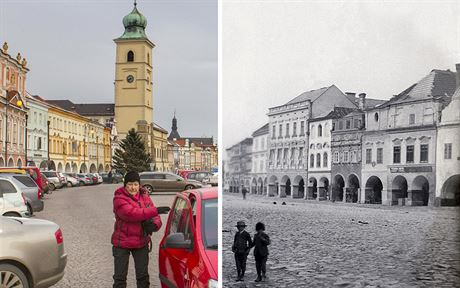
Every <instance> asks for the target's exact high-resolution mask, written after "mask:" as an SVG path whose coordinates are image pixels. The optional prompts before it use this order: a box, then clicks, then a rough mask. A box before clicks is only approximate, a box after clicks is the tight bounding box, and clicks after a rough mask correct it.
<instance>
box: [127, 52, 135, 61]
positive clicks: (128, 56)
mask: <svg viewBox="0 0 460 288" xmlns="http://www.w3.org/2000/svg"><path fill="white" fill-rule="evenodd" d="M127 61H128V62H133V61H134V52H133V51H129V52H128V55H127Z"/></svg>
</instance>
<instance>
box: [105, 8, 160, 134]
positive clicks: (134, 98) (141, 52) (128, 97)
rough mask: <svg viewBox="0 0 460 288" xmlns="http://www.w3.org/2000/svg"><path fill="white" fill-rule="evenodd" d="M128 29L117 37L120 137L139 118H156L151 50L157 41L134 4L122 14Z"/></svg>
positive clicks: (116, 69) (116, 93)
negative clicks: (126, 12) (152, 40)
mask: <svg viewBox="0 0 460 288" xmlns="http://www.w3.org/2000/svg"><path fill="white" fill-rule="evenodd" d="M123 25H124V27H125V32H124V33H123V35H122V36H121V37H119V38H117V39H115V40H114V42H115V43H116V63H115V120H116V126H117V132H118V136H119V138H120V139H123V138H125V137H126V135H127V134H128V131H129V130H130V129H131V128H136V127H137V126H136V123H137V121H139V120H145V121H146V122H147V123H148V124H150V123H152V122H153V97H152V90H153V89H152V50H153V48H154V47H155V45H154V44H153V43H152V42H151V41H150V40H149V39H148V38H147V36H146V35H145V27H146V25H147V20H146V19H145V17H144V16H143V15H142V14H141V13H140V12H139V11H138V10H137V8H136V7H134V9H133V11H132V12H131V13H130V14H128V15H126V16H125V17H124V18H123Z"/></svg>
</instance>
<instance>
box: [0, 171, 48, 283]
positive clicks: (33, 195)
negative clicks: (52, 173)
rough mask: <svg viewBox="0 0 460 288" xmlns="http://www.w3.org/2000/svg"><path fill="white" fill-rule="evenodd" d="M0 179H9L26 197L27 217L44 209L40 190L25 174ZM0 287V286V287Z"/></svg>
mask: <svg viewBox="0 0 460 288" xmlns="http://www.w3.org/2000/svg"><path fill="white" fill-rule="evenodd" d="M0 178H6V179H10V180H11V181H13V182H14V184H16V186H18V188H19V190H20V191H21V192H22V193H24V196H25V197H26V204H27V210H28V212H29V215H30V216H31V215H33V213H34V212H40V211H42V210H43V208H44V203H43V200H42V199H41V195H40V194H39V193H40V188H38V185H37V183H35V181H34V180H33V179H32V178H31V177H30V176H29V175H27V174H13V173H1V174H0ZM0 287H1V286H0Z"/></svg>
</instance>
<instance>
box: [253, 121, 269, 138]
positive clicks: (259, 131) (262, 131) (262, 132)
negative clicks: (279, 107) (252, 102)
mask: <svg viewBox="0 0 460 288" xmlns="http://www.w3.org/2000/svg"><path fill="white" fill-rule="evenodd" d="M266 134H268V123H267V124H265V125H264V126H262V127H260V128H259V129H257V130H256V131H254V133H252V137H257V136H260V135H266Z"/></svg>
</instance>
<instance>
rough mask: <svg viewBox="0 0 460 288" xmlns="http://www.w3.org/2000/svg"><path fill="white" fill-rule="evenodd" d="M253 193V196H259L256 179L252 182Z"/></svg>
mask: <svg viewBox="0 0 460 288" xmlns="http://www.w3.org/2000/svg"><path fill="white" fill-rule="evenodd" d="M251 193H252V194H257V180H256V178H252V181H251Z"/></svg>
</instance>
